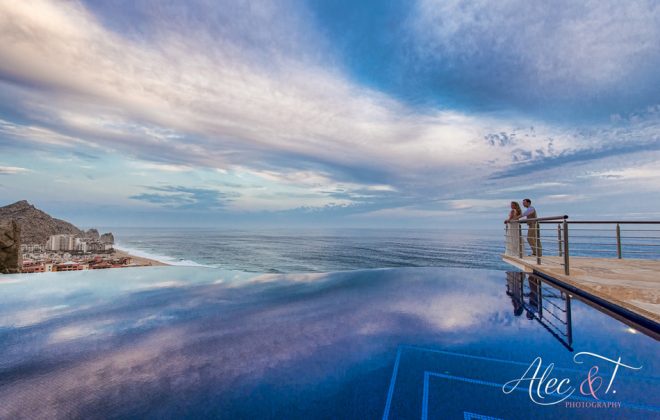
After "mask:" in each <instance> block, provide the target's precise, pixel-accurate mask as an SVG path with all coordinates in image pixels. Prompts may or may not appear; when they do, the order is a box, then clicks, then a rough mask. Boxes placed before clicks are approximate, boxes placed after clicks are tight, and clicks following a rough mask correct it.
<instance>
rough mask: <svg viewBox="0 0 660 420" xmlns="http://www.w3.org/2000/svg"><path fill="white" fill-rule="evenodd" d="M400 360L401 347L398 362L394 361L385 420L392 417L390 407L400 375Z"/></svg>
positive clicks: (397, 350) (397, 351)
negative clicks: (398, 375)
mask: <svg viewBox="0 0 660 420" xmlns="http://www.w3.org/2000/svg"><path fill="white" fill-rule="evenodd" d="M399 360H401V346H399V348H397V349H396V360H395V361H394V369H393V370H392V378H391V379H390V388H389V390H388V391H387V402H386V403H385V412H384V413H383V420H387V419H388V417H389V415H390V405H391V404H392V395H394V384H395V382H396V375H397V374H398V373H399Z"/></svg>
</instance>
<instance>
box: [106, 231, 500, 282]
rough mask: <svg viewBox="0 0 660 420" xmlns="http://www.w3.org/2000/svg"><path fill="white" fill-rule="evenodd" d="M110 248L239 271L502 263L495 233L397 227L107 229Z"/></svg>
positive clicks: (496, 266)
mask: <svg viewBox="0 0 660 420" xmlns="http://www.w3.org/2000/svg"><path fill="white" fill-rule="evenodd" d="M113 232H114V234H115V238H116V242H117V247H118V248H121V249H125V250H127V251H131V252H133V253H134V254H135V255H140V256H146V257H152V258H155V259H158V260H161V261H164V262H167V263H169V264H175V265H205V266H211V267H217V268H224V269H229V270H240V271H247V272H257V273H264V272H271V273H295V272H331V271H344V270H356V269H369V268H392V267H464V268H486V269H501V270H506V269H507V268H510V267H509V266H507V265H506V264H505V263H503V262H502V261H501V254H502V253H503V252H504V238H503V232H502V231H500V230H497V229H493V230H490V231H488V230H486V231H458V230H454V231H447V230H444V231H443V230H429V229H425V230H408V229H406V230H404V229H381V230H377V229H299V230H291V229H286V230H284V229H281V230H277V229H272V230H226V229H189V228H188V229H173V228H167V229H166V228H150V229H135V228H130V229H129V228H124V229H117V228H114V229H113Z"/></svg>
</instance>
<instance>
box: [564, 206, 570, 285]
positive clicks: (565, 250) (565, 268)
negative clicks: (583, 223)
mask: <svg viewBox="0 0 660 420" xmlns="http://www.w3.org/2000/svg"><path fill="white" fill-rule="evenodd" d="M564 274H566V275H567V276H568V275H569V274H570V268H569V261H568V223H567V222H566V219H564Z"/></svg>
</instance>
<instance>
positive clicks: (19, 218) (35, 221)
mask: <svg viewBox="0 0 660 420" xmlns="http://www.w3.org/2000/svg"><path fill="white" fill-rule="evenodd" d="M12 219H13V220H15V221H16V222H17V223H18V225H19V226H20V228H21V243H23V244H45V243H46V241H48V237H49V236H50V235H57V234H73V235H80V236H83V235H84V232H83V231H82V230H80V229H78V228H77V227H75V226H74V225H72V224H71V223H69V222H65V221H64V220H60V219H55V218H54V217H51V216H50V215H48V214H47V213H45V212H43V211H41V210H39V209H38V208H36V207H34V206H33V205H32V204H30V203H28V202H27V201H26V200H21V201H17V202H16V203H14V204H10V205H8V206H4V207H0V220H12ZM98 234H99V233H98V231H96V235H97V237H98Z"/></svg>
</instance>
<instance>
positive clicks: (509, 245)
mask: <svg viewBox="0 0 660 420" xmlns="http://www.w3.org/2000/svg"><path fill="white" fill-rule="evenodd" d="M521 215H522V210H521V208H520V204H518V203H517V202H515V201H512V202H511V211H510V212H509V218H508V219H506V220H505V221H504V223H506V255H518V251H519V247H520V223H518V222H517V220H518V219H519V218H520V216H521ZM512 222H514V223H512Z"/></svg>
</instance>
